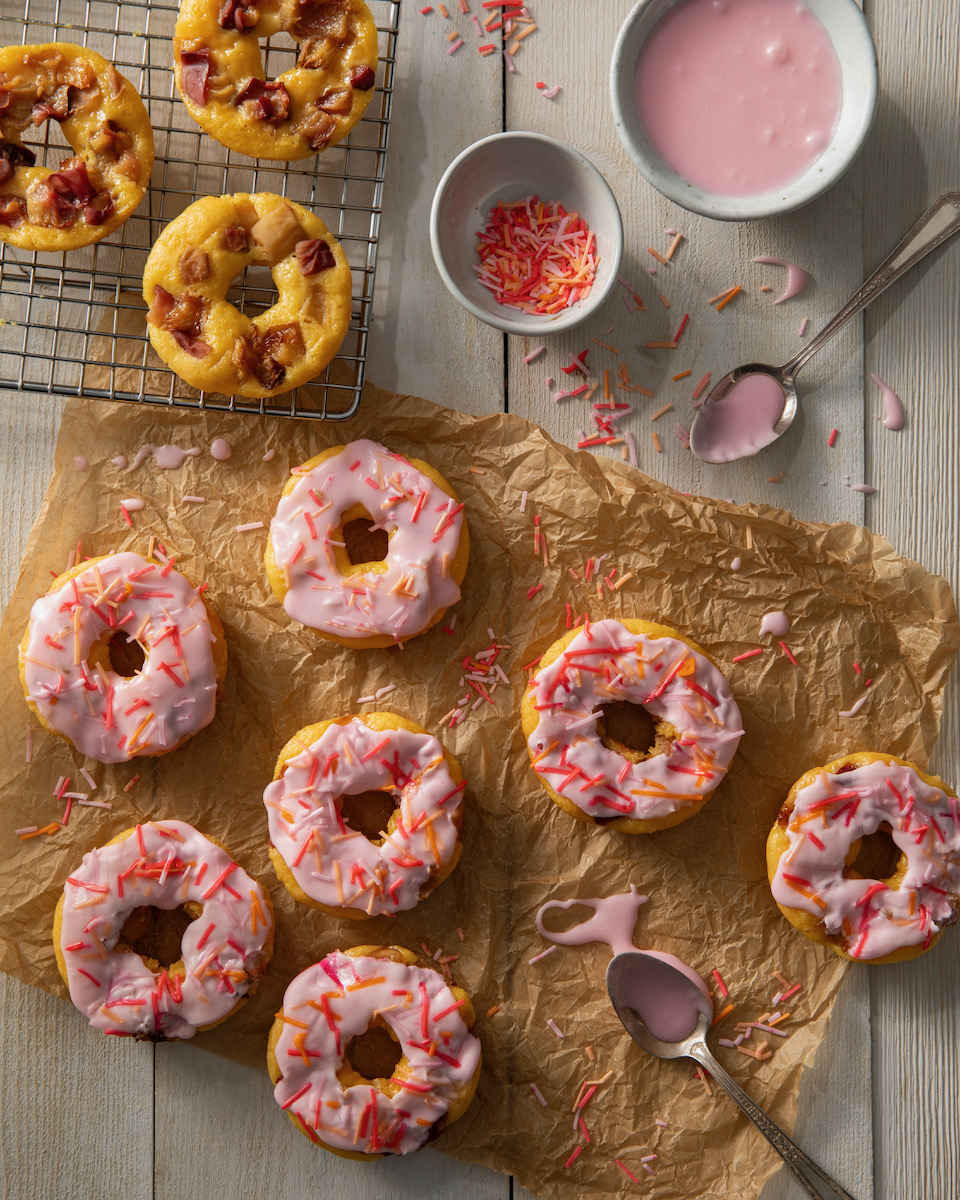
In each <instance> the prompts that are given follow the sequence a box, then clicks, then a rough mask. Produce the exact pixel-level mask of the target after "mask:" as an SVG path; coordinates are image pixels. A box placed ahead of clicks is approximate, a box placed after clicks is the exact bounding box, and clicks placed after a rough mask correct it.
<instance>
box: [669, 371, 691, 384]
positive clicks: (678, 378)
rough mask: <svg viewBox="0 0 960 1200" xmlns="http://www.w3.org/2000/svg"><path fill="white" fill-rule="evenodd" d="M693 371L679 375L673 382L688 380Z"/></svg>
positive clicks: (682, 372) (675, 376)
mask: <svg viewBox="0 0 960 1200" xmlns="http://www.w3.org/2000/svg"><path fill="white" fill-rule="evenodd" d="M692 374H693V372H692V371H681V372H680V374H679V375H674V377H673V382H674V383H677V382H678V381H679V380H681V379H686V377H687V376H688V375H692Z"/></svg>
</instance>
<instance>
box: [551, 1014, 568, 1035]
mask: <svg viewBox="0 0 960 1200" xmlns="http://www.w3.org/2000/svg"><path fill="white" fill-rule="evenodd" d="M547 1025H548V1026H549V1027H550V1029H552V1030H553V1032H554V1033H555V1034H556V1035H557V1037H558V1038H565V1037H566V1036H567V1035H566V1034H565V1033H564V1032H563V1031H562V1030H561V1029H558V1028H557V1025H556V1023H555V1022H554V1020H553V1018H552V1017H550V1018H548V1019H547Z"/></svg>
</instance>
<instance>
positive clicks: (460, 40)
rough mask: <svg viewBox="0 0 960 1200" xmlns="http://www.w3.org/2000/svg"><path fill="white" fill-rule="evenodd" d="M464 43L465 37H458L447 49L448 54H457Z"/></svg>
mask: <svg viewBox="0 0 960 1200" xmlns="http://www.w3.org/2000/svg"><path fill="white" fill-rule="evenodd" d="M462 45H463V38H457V40H456V41H455V42H454V43H453V44H452V45H451V47H450V49H449V50H448V51H447V53H448V54H456V52H457V51H458V50H459V49H460V47H461V46H462Z"/></svg>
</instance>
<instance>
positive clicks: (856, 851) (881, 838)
mask: <svg viewBox="0 0 960 1200" xmlns="http://www.w3.org/2000/svg"><path fill="white" fill-rule="evenodd" d="M892 833H893V829H892V827H891V826H890V825H888V824H887V822H886V821H884V822H883V824H881V825H880V827H879V828H878V829H877V830H876V831H875V832H874V833H868V834H865V835H864V837H862V838H860V840H859V842H854V843H853V845H852V846H851V847H850V852H851V854H852V855H853V857H852V858H850V857H849V855H848V862H847V863H846V866H845V868H844V872H843V873H844V875H845V876H847V877H848V878H852V879H858V878H859V879H890V878H891V877H892V876H893V875H894V873H895V872H896V870H897V867H898V866H899V863H900V856H901V853H902V851H901V850H900V847H899V846H898V845H897V843H896V842H895V841H894V840H893V837H892Z"/></svg>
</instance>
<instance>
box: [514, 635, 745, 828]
mask: <svg viewBox="0 0 960 1200" xmlns="http://www.w3.org/2000/svg"><path fill="white" fill-rule="evenodd" d="M623 704H627V705H630V706H634V705H639V706H641V707H642V708H644V709H646V711H647V713H648V714H649V716H650V717H651V718H652V719H653V721H654V729H655V742H654V744H653V745H652V746H650V748H649V749H645V750H636V749H631V748H630V747H629V746H627V745H625V744H622V743H619V742H618V741H617V740H616V738H614V737H611V736H608V735H607V733H606V732H605V720H606V718H605V714H604V709H605V707H606V706H608V705H623ZM521 711H522V720H523V731H524V734H525V735H526V738H527V748H528V751H529V754H530V761H531V764H532V766H533V769H534V770H535V771H536V773H537V776H538V778H539V780H540V782H541V784H542V785H543V787H544V788H545V789H546V791H547V792H548V793H549V795H550V796H551V798H552V799H553V800H554V802H555V803H556V804H558V805H559V806H560V807H561V808H562V809H564V811H565V812H568V813H569V814H570V815H571V816H573V817H575V818H576V819H577V820H580V821H594V822H596V823H597V824H600V825H610V826H612V827H613V828H614V829H618V830H620V831H622V832H624V833H650V832H653V831H654V830H657V829H666V828H668V827H669V826H671V825H677V824H679V823H680V822H681V821H685V820H686V819H687V818H688V817H692V816H693V815H694V814H695V813H697V812H699V811H700V809H701V808H702V807H703V805H704V804H705V803H706V801H707V799H708V798H709V797H710V795H711V794H712V793H713V791H714V789H715V788H716V787H717V786H718V785H719V784H720V782H721V780H722V779H723V777H724V775H725V774H726V771H727V768H728V766H729V764H730V760H731V759H732V758H733V755H734V753H735V751H736V748H737V744H738V742H739V740H740V738H741V737H742V735H743V726H742V724H741V720H740V710H739V709H738V708H737V704H736V702H735V701H734V699H733V696H732V695H731V693H730V688H729V686H728V684H727V681H726V679H725V678H724V676H723V675H722V674H721V672H720V670H719V668H718V667H716V666H715V665H714V663H713V662H711V660H710V659H709V658H708V657H707V655H706V654H705V653H704V652H703V651H702V650H701V649H700V648H699V647H698V646H696V645H695V644H694V643H692V642H688V641H687V640H686V639H684V638H682V637H681V636H680V634H678V633H677V632H676V631H675V630H673V629H669V628H667V627H666V626H664V625H656V624H651V623H650V622H647V621H639V620H624V621H617V620H613V619H608V620H603V621H598V622H595V623H590V622H589V621H588V622H586V623H585V625H584V627H583V629H582V630H580V629H578V630H573V631H571V632H570V633H569V634H567V635H566V636H565V637H563V638H561V639H560V640H559V641H558V642H555V643H554V644H553V646H551V647H550V649H549V650H548V651H547V652H546V654H544V656H543V658H542V659H541V666H540V668H539V670H538V671H537V673H536V675H535V676H534V677H533V678H532V679H531V681H530V683H529V685H528V687H527V690H526V692H525V694H524V697H523V703H522V710H521Z"/></svg>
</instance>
